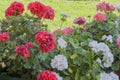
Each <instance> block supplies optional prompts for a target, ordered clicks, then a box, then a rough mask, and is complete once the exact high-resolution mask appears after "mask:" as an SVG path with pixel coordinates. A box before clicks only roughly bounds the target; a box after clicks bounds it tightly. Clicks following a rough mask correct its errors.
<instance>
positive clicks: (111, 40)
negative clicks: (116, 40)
mask: <svg viewBox="0 0 120 80" xmlns="http://www.w3.org/2000/svg"><path fill="white" fill-rule="evenodd" d="M106 40H107V41H109V42H110V43H113V37H112V35H109V36H108V37H107V39H106Z"/></svg>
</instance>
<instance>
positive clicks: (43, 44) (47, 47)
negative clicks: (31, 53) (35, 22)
mask: <svg viewBox="0 0 120 80" xmlns="http://www.w3.org/2000/svg"><path fill="white" fill-rule="evenodd" d="M35 39H36V42H37V43H38V44H39V47H40V50H41V51H42V52H45V53H48V52H50V51H51V50H53V49H54V48H55V41H56V39H55V37H54V35H53V34H50V33H49V32H48V31H40V32H38V33H37V34H36V35H35Z"/></svg>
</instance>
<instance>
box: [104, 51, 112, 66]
mask: <svg viewBox="0 0 120 80" xmlns="http://www.w3.org/2000/svg"><path fill="white" fill-rule="evenodd" d="M102 61H103V66H104V67H110V66H111V65H112V63H113V61H114V57H113V54H111V53H110V52H108V53H105V54H104V56H103V60H102Z"/></svg>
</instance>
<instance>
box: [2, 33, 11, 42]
mask: <svg viewBox="0 0 120 80" xmlns="http://www.w3.org/2000/svg"><path fill="white" fill-rule="evenodd" d="M8 40H10V36H9V34H8V33H7V32H2V33H0V41H8Z"/></svg>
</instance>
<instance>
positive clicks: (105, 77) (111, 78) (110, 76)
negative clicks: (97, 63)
mask: <svg viewBox="0 0 120 80" xmlns="http://www.w3.org/2000/svg"><path fill="white" fill-rule="evenodd" d="M100 80H119V77H118V76H117V75H116V74H115V73H114V72H110V73H105V72H102V73H101V74H100Z"/></svg>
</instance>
